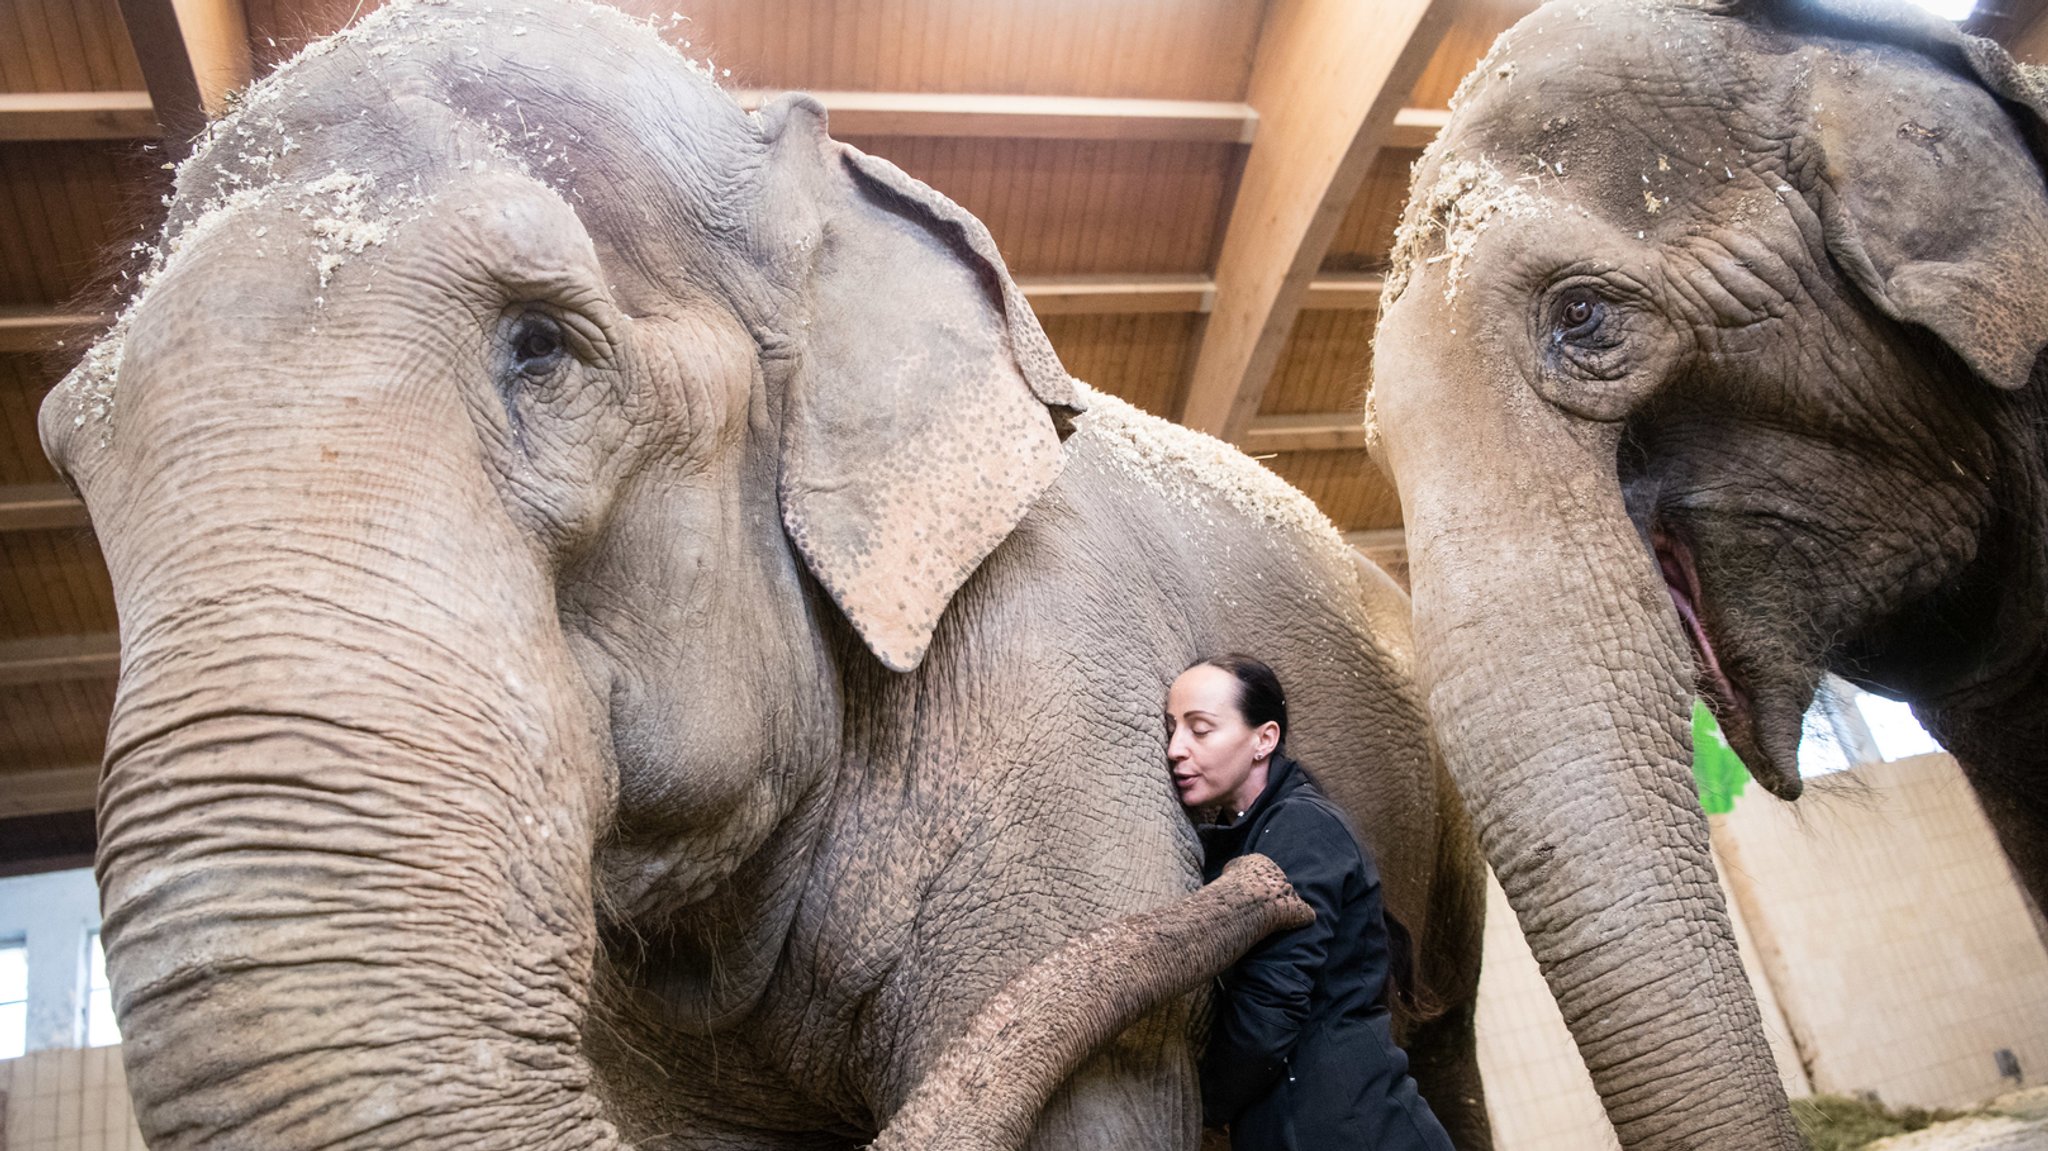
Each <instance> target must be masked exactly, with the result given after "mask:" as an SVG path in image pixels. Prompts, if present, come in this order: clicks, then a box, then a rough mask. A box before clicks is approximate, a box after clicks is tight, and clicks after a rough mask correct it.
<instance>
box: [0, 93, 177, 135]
mask: <svg viewBox="0 0 2048 1151" xmlns="http://www.w3.org/2000/svg"><path fill="white" fill-rule="evenodd" d="M162 134H163V132H162V130H161V129H159V128H158V127H157V123H156V105H155V104H154V103H153V102H152V101H151V100H150V98H149V93H147V92H133V91H129V92H4V93H0V141H13V140H136V139H153V138H155V137H157V136H160V135H162Z"/></svg>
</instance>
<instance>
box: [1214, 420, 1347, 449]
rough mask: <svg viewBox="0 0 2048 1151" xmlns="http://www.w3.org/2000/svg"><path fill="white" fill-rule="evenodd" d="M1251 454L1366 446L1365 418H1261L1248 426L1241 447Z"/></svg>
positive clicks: (1240, 443)
mask: <svg viewBox="0 0 2048 1151" xmlns="http://www.w3.org/2000/svg"><path fill="white" fill-rule="evenodd" d="M1238 446H1240V447H1242V448H1243V449H1244V450H1245V451H1246V452H1247V453H1249V454H1251V455H1255V456H1262V455H1265V454H1266V453H1268V452H1336V451H1345V450H1355V449H1362V448H1364V447H1365V417H1364V415H1362V414H1361V413H1358V412H1348V413H1347V412H1316V413H1313V414H1310V415H1299V416H1259V417H1257V418H1255V419H1253V420H1252V422H1251V423H1249V424H1246V425H1245V430H1244V436H1243V438H1242V439H1241V440H1240V442H1239V445H1238Z"/></svg>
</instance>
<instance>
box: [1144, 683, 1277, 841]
mask: <svg viewBox="0 0 2048 1151" xmlns="http://www.w3.org/2000/svg"><path fill="white" fill-rule="evenodd" d="M1237 696H1238V686H1237V677H1236V676H1234V675H1232V674H1230V673H1229V672H1227V671H1224V670H1223V669H1222V668H1220V667H1210V666H1209V665H1208V664H1200V665H1197V666H1195V667H1191V668H1189V669H1187V670H1186V671H1184V672H1182V673H1180V678H1179V679H1176V680H1174V681H1173V686H1172V687H1171V688H1169V689H1168V690H1167V693H1166V762H1167V765H1168V767H1169V768H1170V769H1171V770H1172V772H1173V786H1174V787H1175V789H1177V790H1178V791H1179V792H1180V801H1181V803H1182V804H1184V805H1186V806H1188V807H1214V806H1216V805H1217V804H1219V803H1220V804H1223V805H1224V806H1226V807H1228V808H1229V809H1230V810H1232V811H1242V810H1244V809H1245V808H1247V807H1250V806H1251V805H1252V801H1253V800H1255V799H1257V798H1258V797H1259V793H1260V792H1261V791H1264V790H1265V788H1266V760H1267V757H1268V756H1270V755H1272V754H1273V748H1274V747H1275V746H1276V745H1277V744H1278V743H1279V742H1280V725H1279V724H1276V723H1263V724H1260V725H1259V726H1258V727H1252V726H1250V725H1249V724H1247V723H1245V719H1244V714H1243V713H1242V712H1240V711H1238V709H1237Z"/></svg>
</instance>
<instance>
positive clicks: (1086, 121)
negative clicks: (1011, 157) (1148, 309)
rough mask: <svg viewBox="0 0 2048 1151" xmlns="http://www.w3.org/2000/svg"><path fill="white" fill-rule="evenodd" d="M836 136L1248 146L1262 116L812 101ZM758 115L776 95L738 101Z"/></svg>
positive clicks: (998, 102)
mask: <svg viewBox="0 0 2048 1151" xmlns="http://www.w3.org/2000/svg"><path fill="white" fill-rule="evenodd" d="M810 94H811V96H813V97H815V98H816V99H817V100H818V102H819V103H821V104H823V105H825V111H826V112H827V113H828V114H830V116H831V118H832V134H833V135H834V136H1007V137H1012V138H1033V137H1035V138H1040V139H1054V140H1207V141H1211V142H1216V143H1224V144H1249V143H1251V141H1252V137H1253V135H1254V133H1255V132H1256V131H1257V130H1258V125H1259V114H1258V113H1257V112H1255V111H1253V110H1252V106H1251V105H1250V104H1241V103H1227V102H1220V101H1211V100H1115V99H1103V98H1097V97H1090V96H990V95H980V94H975V93H946V92H831V91H814V92H812V93H810ZM735 95H737V96H738V97H739V101H740V104H741V106H743V107H746V108H758V107H760V106H761V105H762V104H763V103H765V102H767V101H768V100H771V99H773V98H774V97H775V96H776V95H778V93H774V92H765V91H743V92H738V93H735Z"/></svg>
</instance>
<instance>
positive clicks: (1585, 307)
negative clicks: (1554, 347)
mask: <svg viewBox="0 0 2048 1151" xmlns="http://www.w3.org/2000/svg"><path fill="white" fill-rule="evenodd" d="M1606 317H1607V305H1606V304H1605V303H1604V302H1603V301H1602V300H1601V299H1600V297H1598V296H1595V295H1593V294H1592V293H1591V292H1587V291H1575V292H1571V293H1569V294H1567V295H1566V296H1565V297H1564V298H1563V299H1561V300H1559V301H1558V306H1557V322H1556V325H1555V327H1554V328H1553V330H1552V332H1551V339H1552V340H1553V341H1556V342H1562V341H1565V340H1573V341H1580V340H1584V339H1586V338H1587V337H1589V336H1591V335H1592V334H1593V333H1594V332H1596V331H1598V330H1599V329H1600V321H1601V320H1603V319H1605V318H1606Z"/></svg>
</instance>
